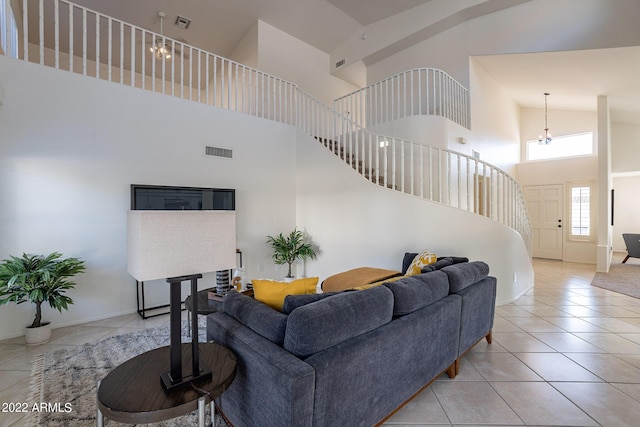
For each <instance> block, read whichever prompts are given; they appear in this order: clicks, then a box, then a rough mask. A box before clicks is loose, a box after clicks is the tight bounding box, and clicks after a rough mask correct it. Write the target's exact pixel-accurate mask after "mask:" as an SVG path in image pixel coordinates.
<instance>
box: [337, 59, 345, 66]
mask: <svg viewBox="0 0 640 427" xmlns="http://www.w3.org/2000/svg"><path fill="white" fill-rule="evenodd" d="M343 65H344V59H341V60H340V61H338V62H336V68H338V67H342V66H343Z"/></svg>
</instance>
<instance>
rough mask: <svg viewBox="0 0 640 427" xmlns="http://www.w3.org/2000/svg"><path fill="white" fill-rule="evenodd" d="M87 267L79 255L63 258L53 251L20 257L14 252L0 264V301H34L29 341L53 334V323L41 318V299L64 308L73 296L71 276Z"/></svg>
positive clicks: (52, 306) (39, 340)
mask: <svg viewBox="0 0 640 427" xmlns="http://www.w3.org/2000/svg"><path fill="white" fill-rule="evenodd" d="M84 270H85V267H84V261H81V260H79V259H78V258H64V259H63V258H62V254H60V253H58V252H53V253H51V254H49V255H47V256H43V255H30V254H22V257H21V258H18V257H15V256H11V259H8V260H3V261H2V264H0V305H2V304H7V303H9V302H11V301H13V302H15V303H16V304H22V303H23V302H27V301H29V302H32V303H34V304H35V306H36V315H35V318H34V319H33V322H32V323H31V325H30V326H27V329H26V333H25V339H26V342H27V345H36V344H40V343H43V342H46V341H48V340H49V338H50V337H51V325H50V323H49V322H43V321H42V303H43V302H47V303H49V305H50V306H51V308H55V309H56V310H58V311H60V312H62V310H66V309H67V308H68V306H69V304H72V303H73V300H72V299H71V298H70V297H68V296H67V295H65V292H66V291H67V290H69V289H73V287H74V286H75V285H76V284H75V283H74V282H72V281H70V280H68V278H69V277H72V276H75V275H76V274H78V273H82V272H83V271H84Z"/></svg>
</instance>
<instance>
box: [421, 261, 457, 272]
mask: <svg viewBox="0 0 640 427" xmlns="http://www.w3.org/2000/svg"><path fill="white" fill-rule="evenodd" d="M448 265H453V259H452V258H438V260H437V261H436V262H434V263H433V264H429V265H425V266H424V267H422V270H421V271H422V272H423V273H428V272H430V271H436V270H440V269H441V268H444V267H446V266H448Z"/></svg>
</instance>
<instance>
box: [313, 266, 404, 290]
mask: <svg viewBox="0 0 640 427" xmlns="http://www.w3.org/2000/svg"><path fill="white" fill-rule="evenodd" d="M401 274H402V273H400V272H399V271H395V270H385V269H382V268H373V267H359V268H354V269H353V270H348V271H345V272H343V273H338V274H334V275H333V276H329V277H327V278H326V279H324V281H323V282H322V290H323V291H324V292H335V291H343V290H345V289H351V288H356V287H358V286H364V285H368V284H369V283H373V282H379V281H380V280H384V279H388V278H390V277H394V276H400V275H401Z"/></svg>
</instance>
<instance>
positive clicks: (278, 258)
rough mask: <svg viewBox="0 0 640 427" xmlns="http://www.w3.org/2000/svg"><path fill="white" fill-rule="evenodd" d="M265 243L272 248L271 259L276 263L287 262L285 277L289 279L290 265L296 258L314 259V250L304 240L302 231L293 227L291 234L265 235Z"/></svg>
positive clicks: (291, 276) (290, 276) (290, 275)
mask: <svg viewBox="0 0 640 427" xmlns="http://www.w3.org/2000/svg"><path fill="white" fill-rule="evenodd" d="M267 243H268V244H269V245H270V246H271V249H273V255H272V256H271V258H273V261H274V262H275V263H276V264H278V265H282V264H288V266H289V269H288V270H287V275H286V276H285V278H287V279H291V278H293V275H292V274H291V265H292V264H293V263H294V262H295V261H296V260H305V259H307V258H311V259H315V257H316V252H315V251H314V249H313V247H312V246H311V244H310V243H306V242H305V241H304V236H303V234H302V231H300V230H297V229H294V230H293V231H292V232H291V234H289V235H288V236H284V235H283V234H282V233H280V234H278V235H277V236H276V237H272V236H267Z"/></svg>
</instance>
